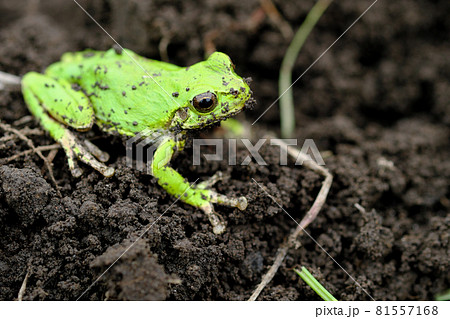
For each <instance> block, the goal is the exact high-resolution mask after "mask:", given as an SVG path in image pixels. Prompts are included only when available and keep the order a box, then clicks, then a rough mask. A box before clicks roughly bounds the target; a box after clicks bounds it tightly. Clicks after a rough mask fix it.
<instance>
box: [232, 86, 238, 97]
mask: <svg viewBox="0 0 450 319" xmlns="http://www.w3.org/2000/svg"><path fill="white" fill-rule="evenodd" d="M230 94H232V95H234V97H235V98H236V97H238V95H239V91H238V90H235V89H234V88H231V89H230Z"/></svg>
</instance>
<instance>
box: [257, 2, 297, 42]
mask: <svg viewBox="0 0 450 319" xmlns="http://www.w3.org/2000/svg"><path fill="white" fill-rule="evenodd" d="M259 2H260V3H261V7H262V9H263V10H264V12H265V13H266V14H267V16H268V17H269V19H270V21H271V22H272V23H273V24H274V25H275V26H276V27H277V28H278V29H279V30H280V32H281V35H282V36H283V38H285V39H286V40H290V39H292V37H293V36H294V31H293V30H292V28H291V26H290V25H289V23H288V22H287V21H286V20H284V18H283V16H282V15H281V14H280V12H279V11H278V10H277V8H276V7H275V5H274V4H273V2H272V0H260V1H259Z"/></svg>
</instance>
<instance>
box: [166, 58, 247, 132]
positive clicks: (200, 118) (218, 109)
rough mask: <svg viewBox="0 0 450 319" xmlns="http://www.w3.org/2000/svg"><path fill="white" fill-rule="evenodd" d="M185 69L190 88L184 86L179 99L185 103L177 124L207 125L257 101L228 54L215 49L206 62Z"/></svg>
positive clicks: (182, 126) (184, 126)
mask: <svg viewBox="0 0 450 319" xmlns="http://www.w3.org/2000/svg"><path fill="white" fill-rule="evenodd" d="M181 72H185V76H186V81H183V82H184V84H185V85H186V87H183V88H180V95H179V98H178V101H180V102H182V104H180V107H179V108H178V110H177V111H176V113H175V117H174V119H173V120H174V121H172V126H173V127H178V128H179V129H181V130H192V129H200V128H204V127H207V126H210V125H212V124H214V123H218V122H220V121H223V120H225V119H227V118H229V117H231V116H233V115H236V114H237V113H239V112H241V111H242V110H243V109H244V107H246V106H249V105H251V104H252V103H254V100H253V98H252V91H251V90H250V87H249V85H248V83H247V82H246V80H244V79H243V78H241V77H240V76H238V75H237V74H236V73H235V72H234V64H233V63H232V62H231V59H230V58H229V57H228V55H226V54H224V53H220V52H214V53H213V54H211V56H210V57H209V58H208V59H207V60H206V61H203V62H199V63H197V64H194V65H192V66H191V67H188V68H186V69H185V70H183V71H181ZM180 98H181V99H180Z"/></svg>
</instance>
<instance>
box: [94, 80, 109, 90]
mask: <svg viewBox="0 0 450 319" xmlns="http://www.w3.org/2000/svg"><path fill="white" fill-rule="evenodd" d="M91 86H92V88H93V89H94V88H95V87H96V86H97V87H98V88H99V89H100V90H109V86H108V85H102V84H101V83H100V82H98V81H96V82H95V83H94V84H93V85H91Z"/></svg>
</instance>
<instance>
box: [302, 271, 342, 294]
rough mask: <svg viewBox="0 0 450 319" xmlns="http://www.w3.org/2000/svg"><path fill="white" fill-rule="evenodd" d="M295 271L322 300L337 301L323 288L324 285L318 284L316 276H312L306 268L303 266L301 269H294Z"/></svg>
mask: <svg viewBox="0 0 450 319" xmlns="http://www.w3.org/2000/svg"><path fill="white" fill-rule="evenodd" d="M294 271H295V273H296V274H297V275H299V276H300V278H302V279H303V281H304V282H306V284H307V285H308V286H310V287H311V288H312V290H314V291H315V292H316V293H317V294H318V295H319V296H320V297H321V298H322V299H323V300H325V301H337V299H336V298H334V297H333V295H332V294H330V293H329V292H328V290H326V289H325V287H324V286H322V285H321V284H320V282H318V281H317V279H316V278H314V276H313V275H311V273H310V272H309V271H308V269H306V268H305V267H302V271H299V270H298V269H294Z"/></svg>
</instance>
